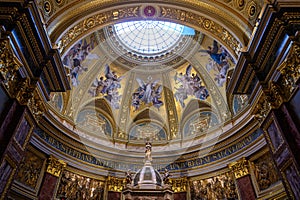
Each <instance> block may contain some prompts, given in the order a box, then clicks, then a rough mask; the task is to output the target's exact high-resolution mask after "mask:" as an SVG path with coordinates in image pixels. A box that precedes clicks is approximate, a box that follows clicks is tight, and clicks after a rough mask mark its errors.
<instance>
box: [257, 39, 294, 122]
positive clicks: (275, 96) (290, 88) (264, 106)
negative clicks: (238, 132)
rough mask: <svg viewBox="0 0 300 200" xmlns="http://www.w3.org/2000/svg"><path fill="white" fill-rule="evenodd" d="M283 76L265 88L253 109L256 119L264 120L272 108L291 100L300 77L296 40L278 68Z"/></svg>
mask: <svg viewBox="0 0 300 200" xmlns="http://www.w3.org/2000/svg"><path fill="white" fill-rule="evenodd" d="M278 71H279V72H280V74H281V77H280V78H279V79H278V81H277V82H271V83H269V85H268V87H267V88H264V89H263V95H262V96H261V97H260V101H259V102H258V103H257V104H256V107H255V109H254V111H253V113H254V115H255V117H256V119H257V120H258V121H260V122H262V121H263V120H264V119H265V118H266V116H267V115H268V113H269V111H270V110H271V109H278V108H279V107H280V106H281V105H282V104H283V103H284V102H287V101H289V99H290V97H291V96H292V94H293V92H294V91H295V89H296V88H297V84H296V83H297V81H298V80H299V77H300V45H299V42H294V43H293V44H292V46H291V48H290V51H289V54H288V56H287V58H286V60H285V61H284V62H283V63H282V64H281V66H280V67H279V68H278Z"/></svg>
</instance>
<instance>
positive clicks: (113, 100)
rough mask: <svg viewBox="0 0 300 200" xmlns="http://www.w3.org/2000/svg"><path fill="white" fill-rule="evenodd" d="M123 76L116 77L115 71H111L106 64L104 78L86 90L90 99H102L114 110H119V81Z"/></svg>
mask: <svg viewBox="0 0 300 200" xmlns="http://www.w3.org/2000/svg"><path fill="white" fill-rule="evenodd" d="M123 78H124V76H117V74H116V72H115V71H112V70H111V69H110V67H109V65H108V64H106V65H105V76H101V77H100V78H99V79H98V78H96V80H95V81H94V82H93V84H92V86H91V87H90V89H89V90H88V92H89V94H90V95H91V96H92V97H99V96H100V97H104V98H105V99H106V100H107V101H108V102H109V103H110V105H111V107H112V108H114V109H119V108H120V100H121V96H122V95H120V94H119V89H120V88H121V83H120V82H121V80H122V79H123Z"/></svg>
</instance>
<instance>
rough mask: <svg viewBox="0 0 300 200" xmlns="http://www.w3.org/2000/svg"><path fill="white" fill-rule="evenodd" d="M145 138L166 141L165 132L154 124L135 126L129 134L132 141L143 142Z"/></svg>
mask: <svg viewBox="0 0 300 200" xmlns="http://www.w3.org/2000/svg"><path fill="white" fill-rule="evenodd" d="M145 138H154V140H166V139H167V135H166V132H165V130H164V129H163V128H162V127H160V126H159V125H157V124H154V123H141V124H138V125H136V126H134V127H133V128H132V129H131V130H130V132H129V139H130V140H143V139H145Z"/></svg>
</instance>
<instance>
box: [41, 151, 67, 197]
mask: <svg viewBox="0 0 300 200" xmlns="http://www.w3.org/2000/svg"><path fill="white" fill-rule="evenodd" d="M66 166H67V164H66V163H65V162H64V161H62V160H58V159H57V158H55V157H53V156H50V157H49V158H48V165H47V169H46V173H45V175H44V178H43V182H42V185H41V187H40V192H39V200H52V199H54V195H55V193H56V190H57V188H58V184H59V180H60V176H61V173H62V171H63V170H64V168H65V167H66Z"/></svg>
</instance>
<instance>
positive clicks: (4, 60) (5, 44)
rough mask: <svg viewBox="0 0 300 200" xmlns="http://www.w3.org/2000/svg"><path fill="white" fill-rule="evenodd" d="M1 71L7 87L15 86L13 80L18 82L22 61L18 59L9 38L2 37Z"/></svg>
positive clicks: (0, 50) (0, 46)
mask: <svg viewBox="0 0 300 200" xmlns="http://www.w3.org/2000/svg"><path fill="white" fill-rule="evenodd" d="M0 56H1V59H0V73H1V75H2V77H3V79H4V81H3V83H4V84H5V86H6V88H7V89H12V88H14V86H15V85H12V82H17V80H15V79H17V78H18V76H17V71H18V70H19V68H20V63H19V62H17V61H16V58H15V56H14V54H13V50H12V48H11V46H10V44H9V39H0Z"/></svg>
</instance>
